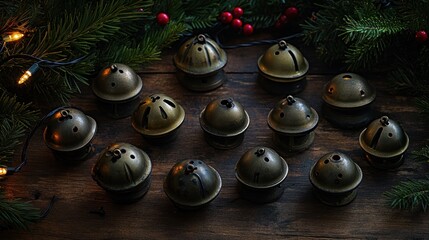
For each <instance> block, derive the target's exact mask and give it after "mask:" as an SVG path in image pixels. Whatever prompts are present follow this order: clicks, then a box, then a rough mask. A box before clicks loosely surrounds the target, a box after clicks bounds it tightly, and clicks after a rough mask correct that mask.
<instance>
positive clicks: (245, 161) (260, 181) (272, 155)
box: [235, 147, 289, 203]
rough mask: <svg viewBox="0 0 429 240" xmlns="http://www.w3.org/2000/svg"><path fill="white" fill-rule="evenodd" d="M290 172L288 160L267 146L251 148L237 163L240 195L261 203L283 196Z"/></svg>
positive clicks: (236, 172) (236, 173) (236, 169)
mask: <svg viewBox="0 0 429 240" xmlns="http://www.w3.org/2000/svg"><path fill="white" fill-rule="evenodd" d="M288 172H289V167H288V165H287V163H286V161H285V160H284V159H283V158H282V157H280V155H278V154H277V153H276V152H275V151H274V150H272V149H271V148H267V147H256V148H252V149H250V150H249V151H247V152H246V153H245V154H243V156H242V157H241V158H240V160H239V161H238V162H237V164H236V165H235V177H236V178H237V180H238V183H239V185H238V186H239V188H238V189H239V192H240V195H241V196H242V197H243V198H244V199H247V200H250V201H254V202H260V203H267V202H274V201H276V200H277V199H279V198H280V197H281V195H282V194H283V192H284V189H285V186H284V184H283V182H284V180H285V179H286V176H287V174H288Z"/></svg>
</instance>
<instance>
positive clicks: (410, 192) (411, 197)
mask: <svg viewBox="0 0 429 240" xmlns="http://www.w3.org/2000/svg"><path fill="white" fill-rule="evenodd" d="M384 195H385V196H386V197H387V198H388V201H389V203H390V206H391V207H392V208H399V209H408V210H411V211H417V210H423V211H426V210H427V208H428V206H429V178H426V179H420V180H408V181H403V182H401V183H399V184H398V185H396V186H394V187H393V188H392V189H391V190H390V191H388V192H386V193H385V194H384Z"/></svg>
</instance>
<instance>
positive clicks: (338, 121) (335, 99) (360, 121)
mask: <svg viewBox="0 0 429 240" xmlns="http://www.w3.org/2000/svg"><path fill="white" fill-rule="evenodd" d="M375 95H376V94H375V89H374V88H373V87H372V86H371V85H370V84H369V83H368V82H367V81H366V80H365V79H364V78H363V77H362V76H359V75H357V74H355V73H342V74H338V75H337V76H335V77H334V78H332V79H331V80H330V81H329V82H328V83H326V84H325V86H324V88H323V93H322V99H323V101H324V104H323V106H322V109H323V115H324V116H325V118H326V119H327V120H328V121H329V122H331V123H332V124H334V125H336V126H338V127H340V128H360V127H364V126H366V125H367V124H368V123H369V122H370V121H371V120H372V119H373V115H374V113H373V111H372V109H371V106H370V105H371V103H372V102H373V101H374V100H375Z"/></svg>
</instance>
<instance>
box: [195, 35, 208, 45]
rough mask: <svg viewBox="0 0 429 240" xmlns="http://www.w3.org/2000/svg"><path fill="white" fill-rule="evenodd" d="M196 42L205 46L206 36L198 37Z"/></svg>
mask: <svg viewBox="0 0 429 240" xmlns="http://www.w3.org/2000/svg"><path fill="white" fill-rule="evenodd" d="M197 42H198V43H200V44H205V43H206V36H204V34H200V35H198V37H197Z"/></svg>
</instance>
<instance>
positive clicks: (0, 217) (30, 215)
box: [0, 190, 40, 230]
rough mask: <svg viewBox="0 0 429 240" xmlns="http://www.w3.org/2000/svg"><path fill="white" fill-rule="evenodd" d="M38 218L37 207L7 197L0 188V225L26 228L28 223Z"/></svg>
mask: <svg viewBox="0 0 429 240" xmlns="http://www.w3.org/2000/svg"><path fill="white" fill-rule="evenodd" d="M39 219H40V212H39V209H37V208H35V207H33V206H32V205H31V204H30V203H28V202H23V201H21V200H20V199H13V200H11V199H7V198H6V196H5V194H4V192H3V190H0V226H1V227H2V228H19V229H24V230H28V227H29V226H28V225H29V224H30V223H34V222H37V221H38V220H39Z"/></svg>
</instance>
